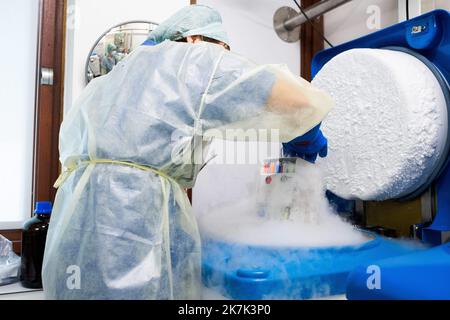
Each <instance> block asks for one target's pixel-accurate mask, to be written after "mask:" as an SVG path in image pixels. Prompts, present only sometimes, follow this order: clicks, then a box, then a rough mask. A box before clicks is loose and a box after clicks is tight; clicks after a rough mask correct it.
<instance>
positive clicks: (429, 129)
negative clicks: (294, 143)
mask: <svg viewBox="0 0 450 320" xmlns="http://www.w3.org/2000/svg"><path fill="white" fill-rule="evenodd" d="M313 84H314V85H315V86H317V87H319V88H321V89H323V90H325V91H327V92H328V93H329V94H331V95H332V96H333V98H334V99H335V100H336V107H335V109H334V110H333V111H332V112H331V113H330V114H329V116H328V117H327V118H326V120H325V121H324V123H323V131H324V134H325V135H326V136H327V137H328V139H329V146H330V152H329V157H328V158H327V159H326V160H325V161H323V163H324V166H325V172H326V174H325V175H326V176H325V181H326V185H327V188H328V189H329V190H330V191H332V192H333V193H335V194H336V195H338V196H341V197H343V198H346V199H361V200H386V199H394V198H398V197H400V196H404V195H405V194H408V193H410V192H413V191H414V190H416V189H417V188H418V187H419V186H421V185H422V184H423V183H424V182H425V181H426V179H427V178H428V177H429V175H430V174H431V172H432V170H433V169H434V167H435V166H436V163H437V161H438V159H439V157H440V156H441V154H442V152H443V149H444V146H445V142H446V139H447V127H448V123H447V109H446V105H445V98H444V95H443V92H442V90H441V88H440V86H439V83H438V81H437V80H436V78H435V76H434V75H433V74H432V72H431V71H430V70H429V69H428V67H427V66H425V65H424V64H423V63H422V62H421V61H419V60H418V59H416V58H414V57H413V56H411V55H409V54H406V53H402V52H396V51H390V50H377V49H355V50H350V51H347V52H344V53H342V54H340V55H338V56H336V57H335V58H334V59H332V60H331V61H330V62H328V63H327V64H326V65H325V66H324V67H323V69H322V70H321V71H320V72H319V74H318V75H317V76H316V78H315V79H314V81H313Z"/></svg>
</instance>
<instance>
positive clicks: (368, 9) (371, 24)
mask: <svg viewBox="0 0 450 320" xmlns="http://www.w3.org/2000/svg"><path fill="white" fill-rule="evenodd" d="M396 23H398V1H397V0H354V1H351V2H349V3H347V4H345V5H343V6H342V7H339V8H337V9H335V10H333V11H331V12H329V13H327V14H325V36H326V37H327V38H328V40H329V41H330V42H331V43H332V44H333V45H339V44H342V43H344V42H348V41H350V40H353V39H356V38H358V37H361V36H363V35H366V34H369V33H372V32H375V31H378V30H380V29H383V28H386V27H388V26H391V25H393V24H396Z"/></svg>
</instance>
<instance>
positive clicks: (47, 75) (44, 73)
mask: <svg viewBox="0 0 450 320" xmlns="http://www.w3.org/2000/svg"><path fill="white" fill-rule="evenodd" d="M53 78H54V74H53V69H51V68H41V85H44V86H52V85H53Z"/></svg>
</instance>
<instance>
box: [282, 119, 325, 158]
mask: <svg viewBox="0 0 450 320" xmlns="http://www.w3.org/2000/svg"><path fill="white" fill-rule="evenodd" d="M320 125H321V124H319V125H317V126H316V127H314V128H313V129H311V130H310V131H308V132H307V133H305V134H304V135H303V136H301V137H298V138H296V139H294V140H292V141H291V142H288V143H283V152H284V156H286V157H298V158H302V159H304V160H306V161H308V162H311V163H315V162H316V160H317V155H319V156H320V157H321V158H325V157H326V156H327V154H328V141H327V139H326V138H325V137H324V135H323V134H322V131H321V130H320Z"/></svg>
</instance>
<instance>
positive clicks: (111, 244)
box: [43, 5, 333, 299]
mask: <svg viewBox="0 0 450 320" xmlns="http://www.w3.org/2000/svg"><path fill="white" fill-rule="evenodd" d="M148 43H149V44H151V46H140V47H139V48H137V49H136V50H134V51H133V52H132V53H131V54H129V55H128V56H127V57H126V58H125V59H123V60H122V61H121V63H120V67H116V68H114V70H112V71H111V72H110V73H109V74H108V75H106V76H104V77H100V78H97V79H94V80H93V81H91V82H90V83H89V85H88V86H87V88H86V89H85V91H84V92H83V93H82V95H81V97H80V98H79V99H78V101H77V103H76V104H75V105H74V106H73V107H72V109H71V110H70V111H69V113H68V114H67V116H66V117H65V119H64V121H63V124H62V127H61V132H60V159H61V163H62V166H63V168H64V171H63V174H62V175H61V177H60V178H59V179H58V181H57V183H56V184H55V186H56V187H59V189H58V193H57V196H56V200H55V205H54V209H53V214H52V220H51V222H50V228H49V232H48V236H47V243H46V249H45V257H44V265H43V285H44V293H45V295H46V297H47V298H48V299H200V298H201V288H202V286H201V268H200V266H201V261H200V258H201V245H200V236H199V232H198V228H197V223H196V220H195V217H194V215H193V213H192V211H191V205H190V203H189V199H188V197H187V195H186V192H185V191H184V189H186V188H192V187H193V186H194V183H195V179H196V177H197V174H198V172H199V170H200V169H201V168H202V166H203V165H204V164H205V163H204V158H203V156H204V155H205V154H206V153H207V148H206V147H207V145H208V144H209V142H210V141H211V139H212V138H213V137H221V136H222V134H225V133H227V132H228V131H229V130H234V129H238V130H258V129H269V128H270V129H273V130H277V132H278V133H279V137H280V140H281V142H285V143H288V142H289V141H291V140H293V139H295V138H296V137H299V136H303V135H304V134H305V133H307V132H308V131H310V130H311V129H312V128H314V127H316V128H317V126H318V124H319V123H320V122H321V121H322V120H323V119H324V117H325V116H326V114H327V113H328V112H329V111H330V110H331V108H332V106H333V101H332V99H331V98H330V97H329V96H328V95H327V94H325V93H324V92H322V91H320V90H318V89H316V88H314V87H313V86H312V85H311V84H310V83H309V82H307V81H306V80H303V79H301V78H300V77H298V76H295V75H293V74H292V73H290V72H289V71H288V70H287V68H285V67H282V66H275V65H262V66H260V65H257V64H255V63H253V62H251V61H249V60H248V59H246V58H244V57H242V56H240V55H237V54H234V53H232V52H230V51H229V50H228V49H229V40H228V37H227V34H226V32H225V30H224V29H223V25H222V19H221V16H220V14H219V13H218V12H217V11H215V10H214V9H212V8H210V7H207V6H203V5H192V6H188V7H185V8H183V9H181V10H180V11H178V12H177V13H176V14H175V15H173V16H172V17H171V18H169V19H168V20H166V21H165V22H163V23H161V24H160V25H159V26H158V28H157V29H155V30H154V31H152V32H151V33H150V36H149V41H148ZM314 130H315V133H314V134H313V135H314V136H318V135H320V134H319V132H320V130H317V129H314ZM222 137H223V136H222ZM241 138H242V139H245V137H241ZM315 140H316V139H313V138H311V137H308V138H307V139H303V140H302V142H301V145H302V147H305V146H306V145H308V146H309V149H308V150H307V152H308V153H309V154H308V156H310V157H313V156H314V155H317V153H319V152H321V154H322V155H323V156H324V155H325V152H324V151H323V150H324V149H325V146H324V142H323V140H322V139H319V140H320V141H321V142H320V143H316V141H315ZM303 151H305V150H303V149H302V150H299V152H300V153H301V152H303Z"/></svg>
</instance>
